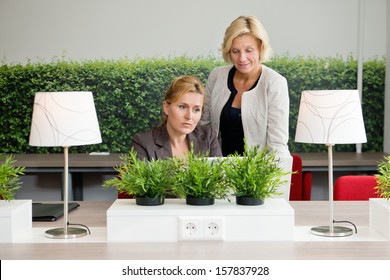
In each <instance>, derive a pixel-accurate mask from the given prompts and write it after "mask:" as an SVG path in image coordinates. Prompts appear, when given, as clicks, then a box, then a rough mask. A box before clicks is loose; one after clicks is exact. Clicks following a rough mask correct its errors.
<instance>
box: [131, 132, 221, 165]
mask: <svg viewBox="0 0 390 280" xmlns="http://www.w3.org/2000/svg"><path fill="white" fill-rule="evenodd" d="M187 139H188V142H189V143H193V146H194V153H195V154H198V153H204V154H206V153H209V154H208V156H210V157H220V156H222V152H221V148H220V146H219V143H218V140H217V135H216V133H215V131H214V129H212V127H211V125H203V126H200V125H198V126H197V127H196V128H195V129H194V131H193V132H191V133H190V134H188V135H187ZM190 145H191V144H190ZM131 146H132V147H134V149H135V150H136V151H137V154H138V157H139V158H140V159H146V160H153V159H165V158H167V157H172V149H171V143H170V140H169V134H168V131H167V128H166V125H162V126H160V127H156V128H153V129H152V130H151V131H148V132H139V133H137V134H135V135H134V136H133V139H132V143H131Z"/></svg>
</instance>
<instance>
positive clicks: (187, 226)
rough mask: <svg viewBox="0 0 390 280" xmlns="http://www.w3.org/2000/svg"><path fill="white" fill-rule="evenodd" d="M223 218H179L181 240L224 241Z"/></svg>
mask: <svg viewBox="0 0 390 280" xmlns="http://www.w3.org/2000/svg"><path fill="white" fill-rule="evenodd" d="M223 232H224V220H223V218H222V217H209V216H199V217H179V239H180V240H223Z"/></svg>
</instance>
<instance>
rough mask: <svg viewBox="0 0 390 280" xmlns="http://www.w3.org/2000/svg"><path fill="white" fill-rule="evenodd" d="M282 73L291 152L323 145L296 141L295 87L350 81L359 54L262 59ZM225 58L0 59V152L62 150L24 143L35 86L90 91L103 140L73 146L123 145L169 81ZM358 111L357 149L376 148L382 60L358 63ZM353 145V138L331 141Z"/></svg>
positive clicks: (122, 148)
mask: <svg viewBox="0 0 390 280" xmlns="http://www.w3.org/2000/svg"><path fill="white" fill-rule="evenodd" d="M267 64H268V65H269V66H270V67H272V68H274V69H275V70H276V71H278V72H279V73H281V74H282V75H284V76H285V77H286V78H287V80H288V83H289V90H290V103H291V105H290V141H289V146H290V150H291V151H292V152H302V151H322V150H324V151H325V150H326V147H324V145H307V144H298V143H295V142H294V136H295V127H296V118H297V116H298V107H299V101H300V93H301V91H302V90H309V89H353V88H356V84H357V78H356V77H357V61H355V60H353V59H352V58H348V59H341V58H316V57H309V58H304V57H293V58H291V57H289V56H281V57H276V58H274V59H273V60H272V61H271V62H269V63H267ZM220 65H223V62H221V61H220V60H219V59H216V58H213V57H195V58H191V57H177V58H137V59H119V60H92V61H90V60H87V61H64V60H61V61H53V62H51V63H29V64H27V65H19V64H18V65H7V64H6V63H4V64H3V65H1V66H0V116H1V119H0V127H1V128H2V129H1V133H0V153H47V152H62V149H60V148H37V147H31V146H29V145H28V140H29V131H30V125H31V124H30V122H31V115H32V108H33V101H34V94H35V93H36V92H38V91H92V92H93V94H94V99H95V106H96V110H97V113H98V118H99V123H100V129H101V132H102V138H103V142H102V144H99V145H92V146H81V147H72V148H71V152H90V151H110V152H112V153H115V152H128V150H129V142H130V139H131V137H132V136H133V135H134V133H136V132H138V131H145V130H149V129H150V128H151V127H153V126H156V125H158V124H159V123H160V121H161V101H162V98H163V95H164V92H165V90H166V88H167V87H168V85H169V84H170V82H171V81H172V80H173V79H174V78H175V77H177V76H179V75H184V74H191V75H196V76H198V77H199V78H200V79H201V80H202V81H203V82H206V80H207V77H208V74H209V73H210V71H211V70H212V69H213V68H215V67H217V66H220ZM363 79H364V81H363V85H364V89H363V100H362V104H363V114H364V118H365V125H366V132H367V137H368V142H367V144H363V151H382V145H383V116H384V113H383V110H384V83H385V60H384V58H383V59H375V60H371V61H367V62H365V63H364V73H363ZM335 150H337V151H341V150H342V151H353V150H354V145H336V146H335Z"/></svg>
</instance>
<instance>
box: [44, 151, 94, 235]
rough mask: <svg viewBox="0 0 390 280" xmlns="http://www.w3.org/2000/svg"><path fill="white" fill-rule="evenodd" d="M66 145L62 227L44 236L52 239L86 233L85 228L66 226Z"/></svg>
mask: <svg viewBox="0 0 390 280" xmlns="http://www.w3.org/2000/svg"><path fill="white" fill-rule="evenodd" d="M68 162H69V160H68V147H64V183H63V184H64V186H63V189H64V227H63V228H54V229H49V230H47V231H46V232H45V236H46V237H48V238H54V239H73V238H77V237H82V236H85V235H87V230H86V229H83V228H75V227H68V188H69V185H68V176H69V171H68V169H69V168H68Z"/></svg>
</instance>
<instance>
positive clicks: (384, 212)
mask: <svg viewBox="0 0 390 280" xmlns="http://www.w3.org/2000/svg"><path fill="white" fill-rule="evenodd" d="M369 205H370V209H369V211H370V212H369V213H370V228H371V229H373V230H375V231H376V232H378V233H380V234H381V235H383V236H384V237H385V238H386V239H387V240H390V200H387V199H385V198H370V200H369Z"/></svg>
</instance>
